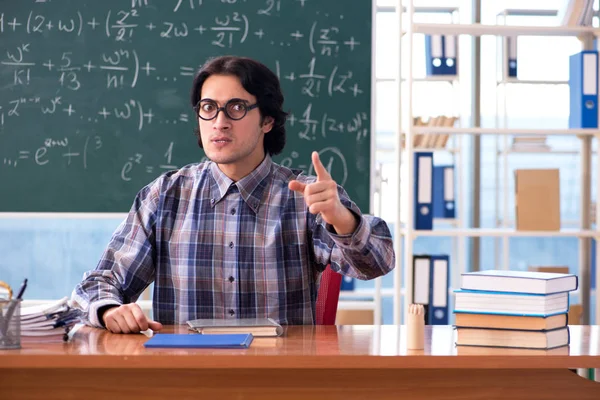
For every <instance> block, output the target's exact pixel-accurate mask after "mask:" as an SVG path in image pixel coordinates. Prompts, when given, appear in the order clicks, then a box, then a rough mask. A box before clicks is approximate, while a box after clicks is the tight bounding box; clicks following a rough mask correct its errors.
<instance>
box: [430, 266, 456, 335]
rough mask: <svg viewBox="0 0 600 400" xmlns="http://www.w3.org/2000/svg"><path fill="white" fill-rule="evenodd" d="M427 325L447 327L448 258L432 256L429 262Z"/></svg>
mask: <svg viewBox="0 0 600 400" xmlns="http://www.w3.org/2000/svg"><path fill="white" fill-rule="evenodd" d="M430 268H431V270H430V271H431V272H430V289H429V319H428V320H427V323H428V324H429V325H448V324H449V318H448V315H449V313H448V286H449V284H450V281H449V278H450V257H449V256H447V255H432V256H431V262H430Z"/></svg>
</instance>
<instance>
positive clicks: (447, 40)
mask: <svg viewBox="0 0 600 400" xmlns="http://www.w3.org/2000/svg"><path fill="white" fill-rule="evenodd" d="M442 45H443V48H444V61H445V62H444V64H445V66H444V71H445V75H456V72H457V64H458V63H457V61H458V57H457V50H458V42H457V37H456V36H454V35H446V36H444V37H443V38H442Z"/></svg>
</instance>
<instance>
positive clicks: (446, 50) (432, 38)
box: [425, 35, 458, 76]
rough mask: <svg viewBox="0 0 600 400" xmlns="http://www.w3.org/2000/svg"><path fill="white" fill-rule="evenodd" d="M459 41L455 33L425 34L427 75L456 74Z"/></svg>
mask: <svg viewBox="0 0 600 400" xmlns="http://www.w3.org/2000/svg"><path fill="white" fill-rule="evenodd" d="M457 50H458V42H457V38H456V36H454V35H425V65H426V73H427V76H432V75H456V72H457V61H458V58H457V54H458V51H457Z"/></svg>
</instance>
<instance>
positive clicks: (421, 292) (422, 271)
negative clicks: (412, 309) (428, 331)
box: [412, 255, 431, 324]
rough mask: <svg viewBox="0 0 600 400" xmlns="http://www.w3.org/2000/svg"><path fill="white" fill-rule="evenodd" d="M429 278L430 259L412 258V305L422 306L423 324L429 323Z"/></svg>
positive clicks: (425, 256) (425, 257)
mask: <svg viewBox="0 0 600 400" xmlns="http://www.w3.org/2000/svg"><path fill="white" fill-rule="evenodd" d="M430 276H431V257H430V256H427V255H414V256H413V296H412V303H413V304H422V305H423V308H424V309H425V323H426V324H427V323H428V321H429V301H430V298H431V296H430V295H429V292H430V286H431V284H430V281H431V279H430Z"/></svg>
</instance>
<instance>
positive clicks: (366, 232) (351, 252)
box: [313, 185, 396, 280]
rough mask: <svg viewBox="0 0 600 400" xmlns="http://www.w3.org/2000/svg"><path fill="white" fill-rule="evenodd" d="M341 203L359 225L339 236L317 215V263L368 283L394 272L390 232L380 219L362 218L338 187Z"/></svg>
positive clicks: (315, 224)
mask: <svg viewBox="0 0 600 400" xmlns="http://www.w3.org/2000/svg"><path fill="white" fill-rule="evenodd" d="M338 194H339V197H340V201H341V202H342V204H343V205H344V206H345V207H346V208H348V209H349V210H350V211H351V212H352V213H353V214H354V215H355V217H356V218H357V220H358V226H357V228H356V230H355V231H354V232H353V233H352V234H349V235H338V234H336V233H335V230H334V228H333V226H331V225H329V224H326V223H325V222H324V221H323V219H322V218H321V217H320V216H317V217H316V218H315V220H314V223H313V247H314V254H315V258H316V261H317V263H318V264H321V265H326V264H330V265H331V268H332V269H333V270H334V271H337V272H340V273H342V274H344V275H347V276H350V277H353V278H357V279H361V280H369V279H374V278H377V277H379V276H382V275H385V274H387V273H388V272H390V271H391V270H393V269H394V266H395V263H396V258H395V254H394V246H393V242H392V235H391V233H390V230H389V228H388V226H387V224H386V223H385V221H383V220H382V219H381V218H378V217H374V216H370V215H363V214H362V213H361V212H360V209H359V208H358V206H357V205H356V204H355V203H354V202H353V201H351V200H350V199H349V197H348V195H347V193H346V191H345V190H344V189H343V188H342V187H341V186H339V185H338Z"/></svg>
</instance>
